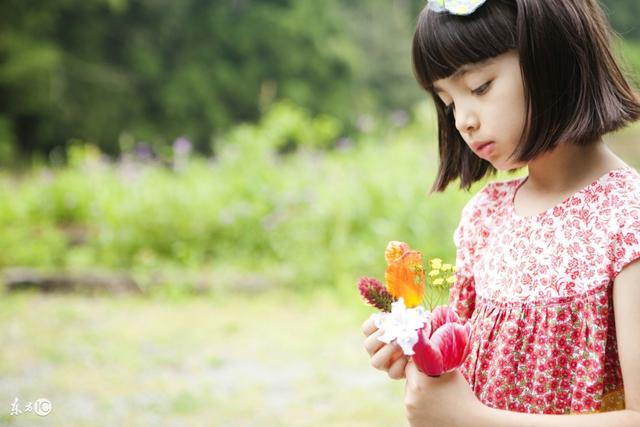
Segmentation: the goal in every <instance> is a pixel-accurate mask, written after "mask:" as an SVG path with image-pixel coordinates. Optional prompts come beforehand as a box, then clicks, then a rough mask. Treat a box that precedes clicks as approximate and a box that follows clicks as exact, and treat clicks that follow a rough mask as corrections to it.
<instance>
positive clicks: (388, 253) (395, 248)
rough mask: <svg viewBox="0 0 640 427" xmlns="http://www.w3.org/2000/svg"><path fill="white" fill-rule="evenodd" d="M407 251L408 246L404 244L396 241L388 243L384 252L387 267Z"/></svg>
mask: <svg viewBox="0 0 640 427" xmlns="http://www.w3.org/2000/svg"><path fill="white" fill-rule="evenodd" d="M408 251H409V245H407V244H406V243H405V242H398V241H396V240H392V241H390V242H389V244H388V245H387V249H386V250H385V251H384V258H385V259H386V260H387V265H389V264H391V263H392V262H393V261H395V260H397V259H398V258H400V257H401V256H402V255H404V253H405V252H408Z"/></svg>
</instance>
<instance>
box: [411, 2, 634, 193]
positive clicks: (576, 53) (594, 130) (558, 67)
mask: <svg viewBox="0 0 640 427" xmlns="http://www.w3.org/2000/svg"><path fill="white" fill-rule="evenodd" d="M611 34H612V32H611V30H610V28H609V26H608V24H607V21H606V18H605V16H604V13H603V11H602V9H601V8H600V6H599V5H598V3H597V1H596V0H562V1H557V0H487V1H486V3H485V4H483V5H481V6H480V7H479V8H478V10H476V11H475V12H474V13H472V14H470V15H466V16H462V15H453V14H450V13H448V12H436V11H434V10H431V9H429V8H428V7H425V8H424V9H423V10H422V12H421V13H420V16H419V17H418V22H417V25H416V31H415V34H414V38H413V51H412V54H413V68H414V73H415V76H416V79H417V80H418V82H419V83H420V85H421V86H422V88H423V89H424V90H426V91H427V92H428V93H430V94H431V96H432V98H433V100H434V102H435V106H436V110H437V114H438V139H439V155H440V166H439V171H438V176H437V178H436V181H435V183H434V184H433V187H432V189H431V192H434V191H444V190H445V189H446V187H447V185H448V184H449V183H450V182H451V181H453V180H455V179H456V178H460V188H462V189H465V190H468V189H469V188H470V186H471V185H472V184H473V183H474V182H476V181H479V180H481V179H482V178H484V177H485V176H486V175H494V174H495V173H496V172H497V170H496V169H495V168H494V167H493V165H491V163H489V162H488V161H487V160H484V159H482V158H480V157H478V156H476V155H475V153H474V152H473V151H471V149H470V148H469V147H468V146H467V144H466V143H465V142H464V140H463V139H462V137H461V135H460V134H459V132H458V130H457V129H456V127H455V121H454V117H453V114H452V113H451V112H448V111H447V110H446V108H445V105H444V104H443V103H442V101H441V100H440V99H439V97H438V96H436V94H435V92H434V88H433V82H434V81H436V80H439V79H442V78H447V77H449V76H451V75H452V74H453V73H454V72H455V71H457V70H458V69H459V68H460V67H461V66H462V65H465V64H472V63H476V62H481V61H484V60H487V59H490V58H493V57H496V56H498V55H500V54H503V53H506V52H507V51H509V50H513V49H515V50H517V52H518V56H519V59H520V69H521V73H522V80H523V85H524V93H525V105H526V108H527V110H526V112H527V114H526V116H527V121H526V124H525V127H524V130H523V134H522V138H521V140H520V143H519V144H518V146H517V148H516V150H515V151H514V153H513V154H512V157H515V158H516V159H517V160H518V161H519V162H526V161H529V160H531V159H533V158H534V157H536V156H537V155H538V154H541V153H543V152H546V151H549V150H552V149H553V148H555V147H556V146H557V145H558V144H559V143H562V142H563V141H571V142H572V143H575V144H579V145H587V144H590V143H593V142H596V141H598V140H599V138H600V137H601V136H602V135H604V134H606V133H609V132H612V131H615V130H618V129H620V128H622V127H624V126H626V125H627V124H629V123H631V122H633V121H635V120H637V119H638V118H639V117H640V103H639V98H638V96H637V94H636V93H635V92H634V91H633V89H632V88H631V86H630V85H629V83H628V82H627V80H626V78H625V76H624V74H623V73H622V71H621V69H620V67H619V65H618V64H617V63H616V60H615V58H614V56H613V53H612V51H611V47H610V36H611Z"/></svg>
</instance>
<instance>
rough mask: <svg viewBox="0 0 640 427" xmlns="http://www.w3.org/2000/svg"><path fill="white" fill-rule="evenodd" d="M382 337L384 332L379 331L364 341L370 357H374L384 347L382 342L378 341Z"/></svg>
mask: <svg viewBox="0 0 640 427" xmlns="http://www.w3.org/2000/svg"><path fill="white" fill-rule="evenodd" d="M380 335H382V331H381V330H379V329H378V330H376V331H375V332H374V333H372V334H371V335H369V336H368V337H367V338H366V339H365V340H364V348H365V350H367V353H369V356H373V355H374V354H375V353H376V352H377V351H378V350H379V349H380V348H381V347H382V346H383V345H384V343H383V342H382V341H380V340H378V337H379V336H380Z"/></svg>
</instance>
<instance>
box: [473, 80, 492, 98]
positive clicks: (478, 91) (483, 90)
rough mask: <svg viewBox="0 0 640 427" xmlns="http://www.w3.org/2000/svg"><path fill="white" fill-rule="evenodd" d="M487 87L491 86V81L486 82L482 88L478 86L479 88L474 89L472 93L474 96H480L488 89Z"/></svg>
mask: <svg viewBox="0 0 640 427" xmlns="http://www.w3.org/2000/svg"><path fill="white" fill-rule="evenodd" d="M489 85H491V81H488V82H486V83H485V84H483V85H482V86H480V87H479V88H476V89H474V90H473V93H474V94H476V95H482V94H483V93H485V92H486V91H487V90H488V89H489Z"/></svg>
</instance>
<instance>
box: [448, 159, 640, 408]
mask: <svg viewBox="0 0 640 427" xmlns="http://www.w3.org/2000/svg"><path fill="white" fill-rule="evenodd" d="M525 180H526V177H524V178H517V179H514V180H509V181H500V182H493V183H490V184H487V185H486V186H485V187H484V188H483V189H482V190H480V191H479V192H478V193H477V194H476V195H475V196H474V197H472V198H471V200H470V201H469V202H468V203H467V205H466V206H465V207H464V209H463V211H462V217H461V220H460V223H459V225H458V227H457V228H456V230H455V232H454V242H455V244H456V247H457V248H458V252H457V259H456V265H457V267H458V271H457V273H456V283H455V284H454V286H453V287H452V289H451V294H450V300H449V303H450V304H451V305H452V306H453V307H455V309H456V311H457V312H458V314H459V315H460V316H461V317H462V318H463V319H470V320H471V323H472V324H473V330H472V336H471V341H472V347H471V352H470V354H469V357H468V358H467V360H466V361H465V363H464V365H463V366H462V367H461V371H462V373H463V375H464V376H465V378H466V379H467V381H468V382H469V384H470V385H471V387H472V389H473V390H474V392H475V394H476V396H478V398H479V399H480V400H481V401H482V402H483V403H484V404H486V405H488V406H491V407H494V408H500V409H506V410H511V411H518V412H528V413H546V414H570V413H586V412H603V411H610V410H619V409H623V408H624V388H623V382H622V373H621V370H620V363H619V358H618V350H617V343H616V328H615V319H614V312H613V283H614V279H615V277H616V276H617V274H618V273H619V272H620V271H622V269H623V268H624V267H625V266H626V265H627V264H629V263H630V262H632V261H634V260H636V259H638V258H640V243H639V240H640V175H639V174H638V172H637V171H636V170H635V169H633V168H631V167H623V168H619V169H614V170H612V171H610V172H609V173H607V174H605V175H603V176H601V177H600V178H599V179H598V180H596V181H594V182H593V183H591V184H590V185H588V186H587V187H585V188H583V189H582V190H580V191H578V192H577V193H575V194H574V195H573V196H571V197H569V198H567V199H565V200H564V201H563V202H561V203H560V204H559V205H557V206H555V207H553V208H551V209H548V210H546V211H544V212H541V213H539V214H537V215H532V216H527V217H523V216H520V215H518V214H517V213H516V212H515V209H514V206H513V200H514V197H515V194H516V192H517V190H518V188H519V187H520V186H521V185H522V184H523V183H524V181H525Z"/></svg>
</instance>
